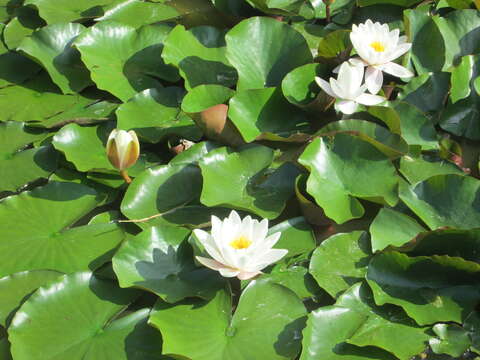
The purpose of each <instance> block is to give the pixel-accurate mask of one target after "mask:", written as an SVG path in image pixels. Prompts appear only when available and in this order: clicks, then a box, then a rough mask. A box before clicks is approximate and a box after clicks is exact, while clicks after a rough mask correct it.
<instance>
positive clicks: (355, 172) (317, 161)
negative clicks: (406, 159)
mask: <svg viewBox="0 0 480 360" xmlns="http://www.w3.org/2000/svg"><path fill="white" fill-rule="evenodd" d="M299 162H300V163H301V164H302V165H304V166H306V167H307V168H308V169H309V170H310V176H309V178H308V180H307V191H308V193H309V194H310V195H312V196H313V197H314V198H315V201H316V202H317V204H319V205H320V206H321V207H322V208H323V210H324V211H325V215H327V216H328V217H329V218H331V219H333V220H334V221H335V222H337V223H344V222H345V221H348V220H350V219H353V218H358V217H361V216H362V215H363V213H364V208H363V206H362V205H361V204H360V202H359V201H358V199H356V197H360V198H382V199H384V201H385V202H386V203H388V204H389V205H395V204H396V203H397V201H398V199H397V195H396V189H397V185H398V177H397V176H396V173H395V168H394V166H393V165H392V163H391V162H390V160H389V159H388V157H387V156H386V155H384V154H382V153H381V152H380V151H379V150H377V149H376V148H375V147H374V146H373V145H371V144H369V143H368V142H366V141H363V140H361V139H359V138H357V137H355V136H350V135H347V134H336V135H335V137H334V138H331V137H321V138H317V139H315V140H314V141H313V142H312V143H310V144H309V145H308V146H307V148H306V149H305V151H304V152H303V154H302V155H301V156H300V158H299Z"/></svg>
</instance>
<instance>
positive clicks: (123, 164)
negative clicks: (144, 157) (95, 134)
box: [107, 129, 140, 183]
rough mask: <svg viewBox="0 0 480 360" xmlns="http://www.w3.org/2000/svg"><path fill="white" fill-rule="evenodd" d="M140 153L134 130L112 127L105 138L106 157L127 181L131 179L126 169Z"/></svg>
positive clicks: (135, 160) (134, 161)
mask: <svg viewBox="0 0 480 360" xmlns="http://www.w3.org/2000/svg"><path fill="white" fill-rule="evenodd" d="M139 155H140V143H139V142H138V138H137V134H136V133H135V131H133V130H130V131H128V132H127V131H125V130H119V129H113V130H112V132H111V133H110V136H109V137H108V140H107V157H108V160H110V163H111V164H112V165H113V166H115V168H117V169H118V170H120V174H121V175H122V176H123V177H124V179H125V181H126V182H127V183H130V182H131V181H132V180H131V179H130V177H129V176H128V174H127V172H126V169H128V168H129V167H130V166H132V165H134V164H135V163H136V162H137V160H138V157H139Z"/></svg>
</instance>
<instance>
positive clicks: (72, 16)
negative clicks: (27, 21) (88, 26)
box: [25, 0, 115, 24]
mask: <svg viewBox="0 0 480 360" xmlns="http://www.w3.org/2000/svg"><path fill="white" fill-rule="evenodd" d="M114 2H115V0H82V1H79V2H72V1H71V0H26V1H25V5H33V6H35V7H36V8H37V9H38V11H39V13H40V16H41V17H42V18H43V19H44V20H45V21H46V22H47V23H48V24H56V23H65V22H73V21H78V20H84V19H90V18H94V17H97V16H101V15H103V13H104V9H105V6H107V5H109V4H111V3H114Z"/></svg>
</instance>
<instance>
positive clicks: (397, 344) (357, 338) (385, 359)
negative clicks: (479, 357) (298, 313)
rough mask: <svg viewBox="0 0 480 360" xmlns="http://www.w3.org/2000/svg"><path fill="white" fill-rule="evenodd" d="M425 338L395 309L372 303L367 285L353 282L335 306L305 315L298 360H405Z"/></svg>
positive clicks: (421, 331) (423, 346)
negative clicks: (300, 352)
mask: <svg viewBox="0 0 480 360" xmlns="http://www.w3.org/2000/svg"><path fill="white" fill-rule="evenodd" d="M428 338H429V336H428V335H426V334H425V329H422V328H419V327H418V326H415V324H412V321H411V319H408V318H407V317H406V316H405V314H404V313H403V312H402V311H401V310H398V308H394V307H377V306H375V304H374V303H373V301H372V298H371V292H370V291H369V289H368V287H367V286H366V285H365V284H363V285H362V284H360V283H357V284H355V285H353V286H352V287H351V288H350V289H348V290H347V291H346V292H345V293H344V294H343V295H341V296H340V297H339V298H338V300H337V302H336V303H335V305H333V306H326V307H321V308H319V309H317V310H315V311H313V312H312V313H311V314H310V315H309V317H308V321H307V327H306V328H305V330H304V331H303V342H302V345H303V349H304V350H303V351H302V356H301V357H300V360H316V359H322V360H347V359H348V360H366V359H382V360H393V359H403V360H407V359H410V358H412V356H414V355H416V354H418V353H420V352H422V351H423V350H424V349H425V346H426V345H425V342H426V341H427V340H428ZM400 339H401V340H400ZM392 354H394V355H395V356H393V355H392Z"/></svg>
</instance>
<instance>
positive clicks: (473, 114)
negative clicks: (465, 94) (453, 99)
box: [440, 94, 480, 140]
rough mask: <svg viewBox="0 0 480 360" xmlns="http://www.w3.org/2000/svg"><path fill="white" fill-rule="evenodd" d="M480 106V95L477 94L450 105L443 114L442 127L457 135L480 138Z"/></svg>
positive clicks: (474, 138)
mask: <svg viewBox="0 0 480 360" xmlns="http://www.w3.org/2000/svg"><path fill="white" fill-rule="evenodd" d="M479 107H480V97H479V96H477V95H476V94H472V95H471V96H470V97H469V98H467V99H463V100H460V101H459V102H457V103H455V104H451V105H448V106H447V108H446V109H445V110H444V111H443V112H442V114H441V117H440V127H441V128H442V129H443V130H445V131H448V132H451V133H452V134H455V135H457V136H463V137H466V138H468V139H472V140H480V126H479V124H478V121H477V120H478V116H479V111H478V108H479Z"/></svg>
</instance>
